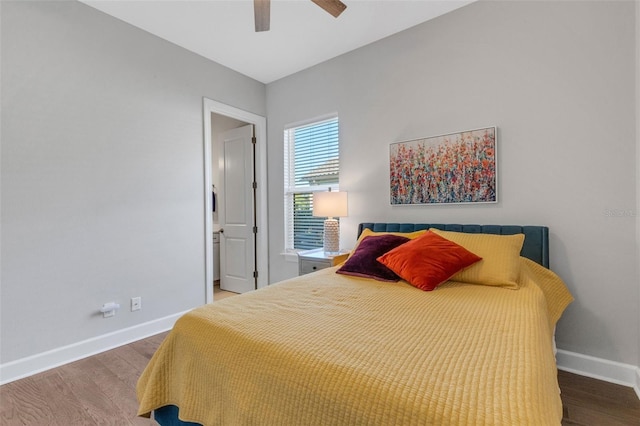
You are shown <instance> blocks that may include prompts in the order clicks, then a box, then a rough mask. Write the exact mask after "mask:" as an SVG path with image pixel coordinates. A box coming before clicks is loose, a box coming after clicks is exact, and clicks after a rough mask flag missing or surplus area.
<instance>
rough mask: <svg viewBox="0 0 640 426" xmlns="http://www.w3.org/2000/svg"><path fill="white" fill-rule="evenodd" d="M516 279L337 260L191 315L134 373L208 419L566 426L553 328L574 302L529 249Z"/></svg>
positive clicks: (190, 416)
mask: <svg viewBox="0 0 640 426" xmlns="http://www.w3.org/2000/svg"><path fill="white" fill-rule="evenodd" d="M521 262H522V265H523V268H522V273H521V279H520V289H518V290H510V289H504V288H498V287H488V286H481V285H472V284H462V283H455V282H448V283H445V284H443V285H442V286H440V287H439V288H437V289H436V290H435V291H432V292H423V291H421V290H418V289H416V288H414V287H412V286H410V285H408V284H407V283H404V282H402V281H401V282H399V283H386V282H377V281H373V280H368V279H361V278H354V277H348V276H344V275H339V274H335V273H334V272H335V268H329V269H325V270H322V271H320V272H317V273H315V274H310V275H305V276H302V277H298V278H295V279H291V280H288V281H284V282H281V283H279V284H275V285H272V286H269V287H267V288H264V289H261V290H258V291H255V292H251V293H246V294H243V295H240V296H236V297H233V298H230V299H225V300H221V301H219V302H216V303H215V304H213V305H207V306H204V307H201V308H198V309H195V310H194V311H192V312H190V313H188V314H186V315H184V316H183V317H182V318H181V319H180V320H178V322H177V323H176V325H175V327H174V329H173V330H172V331H171V332H170V333H169V335H168V336H167V338H166V339H165V341H164V342H163V343H162V345H161V347H160V348H159V349H158V351H157V352H156V354H155V355H154V357H153V358H152V360H151V361H150V363H149V365H148V366H147V368H146V370H145V371H144V373H143V375H142V376H141V378H140V380H139V382H138V389H137V392H138V399H139V402H140V409H139V414H140V415H148V414H149V413H150V412H151V411H152V410H154V409H156V408H159V407H161V406H164V405H169V404H173V405H177V406H178V407H180V418H181V419H182V420H188V421H195V422H199V423H202V424H204V425H225V426H227V425H418V424H420V425H559V424H560V421H561V419H562V403H561V400H560V396H559V390H558V385H557V379H556V364H555V359H554V355H553V349H552V333H553V327H554V325H555V323H556V321H557V320H558V319H559V317H560V315H561V314H562V312H563V310H564V309H565V307H566V306H567V305H568V304H569V303H570V302H571V301H572V300H573V299H572V297H571V295H570V294H569V292H568V291H567V289H566V287H565V286H564V284H563V283H562V282H561V281H560V279H559V278H557V276H555V275H554V274H553V273H552V272H550V271H548V270H546V269H544V268H542V267H541V266H539V265H537V264H535V263H534V262H531V261H529V260H527V259H524V258H522V260H521Z"/></svg>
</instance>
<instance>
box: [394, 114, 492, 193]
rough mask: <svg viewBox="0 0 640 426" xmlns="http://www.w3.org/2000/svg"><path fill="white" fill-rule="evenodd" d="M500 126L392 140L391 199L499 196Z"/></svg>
mask: <svg viewBox="0 0 640 426" xmlns="http://www.w3.org/2000/svg"><path fill="white" fill-rule="evenodd" d="M496 130H497V129H496V127H495V126H494V127H486V128H482V129H476V130H468V131H464V132H458V133H450V134H446V135H441V136H433V137H428V138H423V139H414V140H410V141H405V142H396V143H392V144H391V146H390V150H389V167H390V189H391V204H392V205H399V204H451V203H495V202H497V201H498V198H497V161H496V158H497V144H496V139H497V138H496V133H497V132H496Z"/></svg>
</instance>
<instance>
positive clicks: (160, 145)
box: [0, 1, 266, 363]
mask: <svg viewBox="0 0 640 426" xmlns="http://www.w3.org/2000/svg"><path fill="white" fill-rule="evenodd" d="M1 7H2V87H1V88H2V133H1V137H2V163H1V173H2V176H1V177H2V181H1V183H2V221H1V226H2V228H1V229H2V235H1V245H2V264H1V271H2V272H1V283H2V289H1V290H2V294H1V295H2V300H1V317H0V321H1V329H0V332H1V334H2V350H1V353H0V356H1V359H2V363H7V362H10V361H13V360H17V359H20V358H23V357H27V356H29V355H33V354H38V353H40V352H43V351H47V350H50V349H53V348H58V347H62V346H65V345H71V344H74V343H75V342H79V341H83V340H86V339H90V338H92V337H95V336H100V335H103V334H105V333H109V332H112V331H116V330H121V329H124V328H127V327H132V326H135V325H136V324H141V323H144V322H147V321H152V320H155V319H158V318H163V317H166V316H169V315H171V314H175V313H178V312H182V311H184V310H187V309H190V308H193V307H195V306H199V305H201V304H203V303H204V301H205V288H204V261H205V259H204V187H203V173H204V166H203V165H204V157H203V122H202V97H203V96H204V97H208V98H211V99H215V100H217V101H219V102H223V103H226V104H229V105H232V106H235V107H237V108H241V109H244V110H246V111H250V112H252V113H255V114H259V115H265V114H266V109H265V86H264V85H263V84H262V83H259V82H257V81H255V80H252V79H249V78H248V77H245V76H243V75H240V74H238V73H236V72H234V71H231V70H229V69H228V68H225V67H222V66H220V65H218V64H216V63H213V62H211V61H208V60H206V59H204V58H202V57H200V56H197V55H195V54H192V53H190V52H187V51H186V50H184V49H182V48H179V47H177V46H175V45H172V44H170V43H168V42H166V41H163V40H161V39H159V38H157V37H154V36H151V35H149V34H147V33H145V32H143V31H141V30H138V29H136V28H134V27H132V26H130V25H128V24H125V23H123V22H121V21H118V20H115V19H113V18H112V17H109V16H107V15H104V14H102V13H101V12H98V11H96V10H94V9H92V8H90V7H88V6H86V5H83V4H81V3H77V2H20V3H13V2H6V1H3V2H1ZM134 296H141V297H142V306H143V309H142V310H141V311H139V312H130V311H129V299H130V298H131V297H134ZM109 301H116V302H119V303H120V304H121V305H122V309H121V310H120V311H119V312H118V314H117V315H116V316H115V317H113V318H108V319H104V318H102V316H101V315H99V314H97V310H98V309H99V308H100V306H102V304H103V303H105V302H109Z"/></svg>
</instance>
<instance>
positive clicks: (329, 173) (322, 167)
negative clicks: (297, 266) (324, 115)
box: [284, 116, 340, 250]
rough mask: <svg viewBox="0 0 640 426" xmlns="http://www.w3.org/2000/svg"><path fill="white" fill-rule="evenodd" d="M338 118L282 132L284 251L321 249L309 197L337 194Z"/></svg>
mask: <svg viewBox="0 0 640 426" xmlns="http://www.w3.org/2000/svg"><path fill="white" fill-rule="evenodd" d="M338 139H339V138H338V117H336V116H332V117H331V118H328V119H323V120H319V121H314V122H312V123H306V124H304V125H299V126H295V127H294V126H292V127H289V128H286V129H285V130H284V212H285V215H284V217H285V219H284V220H285V223H284V227H285V249H287V250H307V249H312V248H317V247H322V232H323V229H324V219H325V218H322V217H313V193H314V192H316V191H326V190H327V189H328V188H331V189H332V190H336V191H337V190H338V189H339V188H338V183H339V181H340V179H339V178H340V173H339V169H340V167H339V166H340V157H339V140H338Z"/></svg>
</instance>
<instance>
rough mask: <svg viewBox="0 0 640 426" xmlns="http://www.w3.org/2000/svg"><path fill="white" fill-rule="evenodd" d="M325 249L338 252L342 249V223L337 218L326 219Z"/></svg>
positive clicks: (328, 251)
mask: <svg viewBox="0 0 640 426" xmlns="http://www.w3.org/2000/svg"><path fill="white" fill-rule="evenodd" d="M323 242H324V251H325V252H327V253H338V252H339V251H340V224H339V223H338V220H337V219H333V218H329V219H327V220H325V221H324V241H323Z"/></svg>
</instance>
